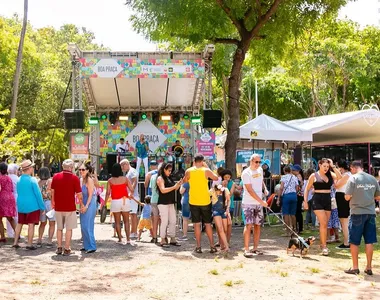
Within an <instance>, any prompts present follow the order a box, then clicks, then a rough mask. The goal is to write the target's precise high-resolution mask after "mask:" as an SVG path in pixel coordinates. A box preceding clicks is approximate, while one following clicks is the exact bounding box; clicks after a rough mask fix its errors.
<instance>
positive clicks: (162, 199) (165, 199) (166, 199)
mask: <svg viewBox="0 0 380 300" xmlns="http://www.w3.org/2000/svg"><path fill="white" fill-rule="evenodd" d="M164 185H165V187H166V188H169V187H172V186H174V185H175V183H174V181H173V180H171V179H170V178H166V179H164ZM157 189H158V204H165V205H168V204H175V192H176V191H175V190H173V191H171V192H169V193H166V194H163V193H161V190H160V188H157Z"/></svg>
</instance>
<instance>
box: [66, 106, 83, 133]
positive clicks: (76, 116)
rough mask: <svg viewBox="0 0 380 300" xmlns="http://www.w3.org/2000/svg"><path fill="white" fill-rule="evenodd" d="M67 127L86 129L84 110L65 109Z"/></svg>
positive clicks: (69, 128)
mask: <svg viewBox="0 0 380 300" xmlns="http://www.w3.org/2000/svg"><path fill="white" fill-rule="evenodd" d="M63 119H64V122H65V129H68V130H71V129H84V110H83V109H65V110H64V111H63Z"/></svg>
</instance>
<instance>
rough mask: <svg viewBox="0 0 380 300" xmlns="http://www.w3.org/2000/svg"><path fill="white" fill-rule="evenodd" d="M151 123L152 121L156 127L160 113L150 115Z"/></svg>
mask: <svg viewBox="0 0 380 300" xmlns="http://www.w3.org/2000/svg"><path fill="white" fill-rule="evenodd" d="M152 121H153V124H154V125H156V126H157V125H158V123H160V113H158V112H153V113H152Z"/></svg>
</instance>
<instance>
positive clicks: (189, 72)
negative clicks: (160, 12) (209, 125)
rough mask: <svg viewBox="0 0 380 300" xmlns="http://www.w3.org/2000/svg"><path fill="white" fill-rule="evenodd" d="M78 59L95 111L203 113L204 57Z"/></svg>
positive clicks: (94, 54) (104, 55) (82, 55)
mask: <svg viewBox="0 0 380 300" xmlns="http://www.w3.org/2000/svg"><path fill="white" fill-rule="evenodd" d="M69 52H70V54H71V55H72V57H73V61H76V62H77V63H78V64H79V66H78V72H79V74H76V76H78V77H79V78H80V79H81V80H80V82H81V84H82V85H83V89H84V92H85V94H86V99H87V104H88V109H89V111H90V112H111V111H116V112H134V111H144V112H148V111H160V112H162V111H171V112H198V110H199V104H200V100H201V97H202V93H203V92H204V87H203V83H204V77H205V67H206V64H205V61H204V59H203V56H204V54H203V53H182V52H181V53H177V52H113V51H112V52H111V51H81V50H80V49H79V48H78V47H77V46H76V45H75V44H70V45H69Z"/></svg>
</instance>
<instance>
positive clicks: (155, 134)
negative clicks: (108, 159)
mask: <svg viewBox="0 0 380 300" xmlns="http://www.w3.org/2000/svg"><path fill="white" fill-rule="evenodd" d="M141 134H143V135H144V136H145V140H146V141H147V142H148V143H149V150H150V151H152V152H155V151H156V150H157V149H158V148H159V147H160V146H161V145H162V144H163V143H164V142H165V141H166V136H165V135H163V134H162V133H161V131H160V130H158V128H157V127H156V126H154V124H153V123H152V122H151V121H149V120H143V121H141V122H139V123H138V124H137V126H136V127H135V128H134V129H133V130H132V131H131V132H130V133H129V134H128V135H127V137H126V139H125V140H126V142H128V143H129V145H130V148H129V150H130V151H131V152H133V151H134V150H135V148H136V143H137V141H138V140H139V139H140V135H141Z"/></svg>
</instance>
